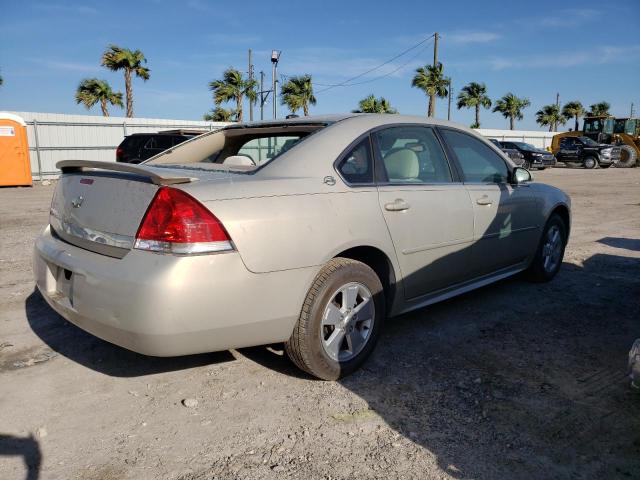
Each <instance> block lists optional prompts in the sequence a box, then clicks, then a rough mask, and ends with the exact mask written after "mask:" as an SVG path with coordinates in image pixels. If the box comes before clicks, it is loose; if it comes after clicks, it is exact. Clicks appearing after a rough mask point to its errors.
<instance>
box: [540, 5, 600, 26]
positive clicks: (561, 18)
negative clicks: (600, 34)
mask: <svg viewBox="0 0 640 480" xmlns="http://www.w3.org/2000/svg"><path fill="white" fill-rule="evenodd" d="M599 15H601V12H600V11H598V10H594V9H592V8H568V9H563V10H557V11H556V12H555V13H554V15H550V16H547V17H542V18H538V19H534V20H533V23H534V24H536V25H539V26H541V27H552V28H567V27H577V26H579V25H583V24H584V23H587V22H590V21H592V20H595V19H596V18H597V17H598V16H599Z"/></svg>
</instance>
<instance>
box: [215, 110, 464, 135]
mask: <svg viewBox="0 0 640 480" xmlns="http://www.w3.org/2000/svg"><path fill="white" fill-rule="evenodd" d="M345 120H349V123H350V124H358V123H362V124H367V125H375V124H377V125H380V126H383V125H392V124H398V123H423V124H425V125H439V126H445V127H446V126H450V127H455V128H458V129H463V130H467V131H469V128H467V127H466V126H464V125H461V124H459V123H455V122H450V121H448V120H440V119H436V118H433V117H424V116H420V115H401V114H388V113H338V114H330V115H309V116H306V117H295V118H286V119H284V118H283V119H275V120H260V121H254V122H243V123H234V124H230V125H226V126H225V127H222V128H223V129H230V128H257V127H270V126H271V127H273V126H280V125H282V126H285V125H292V126H295V125H309V124H334V123H337V122H343V121H345Z"/></svg>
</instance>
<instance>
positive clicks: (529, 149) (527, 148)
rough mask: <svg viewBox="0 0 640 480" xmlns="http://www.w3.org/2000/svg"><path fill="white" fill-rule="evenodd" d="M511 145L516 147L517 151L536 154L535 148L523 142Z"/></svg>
mask: <svg viewBox="0 0 640 480" xmlns="http://www.w3.org/2000/svg"><path fill="white" fill-rule="evenodd" d="M512 143H513V144H514V145H516V146H517V147H518V148H519V149H521V150H525V151H527V152H536V151H537V150H538V149H537V148H536V147H534V146H533V145H531V144H530V143H524V142H512Z"/></svg>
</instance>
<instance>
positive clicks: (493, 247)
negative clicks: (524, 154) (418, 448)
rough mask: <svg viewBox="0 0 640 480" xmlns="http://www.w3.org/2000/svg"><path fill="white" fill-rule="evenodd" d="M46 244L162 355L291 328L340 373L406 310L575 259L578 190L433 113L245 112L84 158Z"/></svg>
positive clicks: (544, 274)
mask: <svg viewBox="0 0 640 480" xmlns="http://www.w3.org/2000/svg"><path fill="white" fill-rule="evenodd" d="M58 166H59V167H60V168H61V170H62V176H61V178H60V180H59V182H58V185H57V187H56V191H55V194H54V198H53V201H52V204H51V215H50V225H49V226H47V228H46V229H45V230H44V232H43V233H42V235H41V236H40V237H39V238H38V239H37V241H36V244H35V256H34V270H35V278H36V283H37V286H38V288H39V290H40V292H41V293H42V295H43V296H44V298H45V299H46V300H47V302H48V303H49V304H50V305H51V306H52V307H53V308H54V309H55V310H56V311H57V312H59V313H60V314H61V315H62V316H63V317H65V318H66V319H68V320H69V321H71V322H73V323H74V324H76V325H78V326H79V327H81V328H83V329H85V330H87V331H89V332H91V333H93V334H94V335H96V336H98V337H101V338H103V339H106V340H108V341H110V342H113V343H115V344H117V345H121V346H123V347H125V348H128V349H131V350H134V351H137V352H141V353H144V354H148V355H157V356H173V355H185V354H192V353H198V352H208V351H216V350H224V349H229V348H239V347H247V346H253V345H261V344H269V343H274V342H285V348H286V351H287V353H288V355H289V356H290V358H291V359H292V360H293V361H294V362H295V363H296V364H297V365H298V366H299V367H300V368H302V369H304V370H306V371H307V372H309V373H311V374H312V375H315V376H317V377H320V378H323V379H336V378H339V377H340V376H342V375H345V374H348V373H349V372H352V371H353V370H354V369H356V368H358V366H359V365H361V364H362V362H363V361H364V360H365V359H366V357H367V356H368V355H369V354H370V352H371V351H372V349H373V347H374V345H375V343H376V340H377V338H378V336H379V334H380V329H381V327H382V323H383V320H384V319H385V317H393V316H396V315H398V314H401V313H403V312H407V311H410V310H413V309H416V308H420V307H424V306H425V305H429V304H432V303H434V302H437V301H440V300H444V299H446V298H449V297H452V296H455V295H458V294H460V293H463V292H467V291H469V290H472V289H474V288H478V287H481V286H483V285H487V284H489V283H491V282H495V281H496V280H500V279H502V278H505V277H508V276H510V275H513V274H515V273H518V272H521V271H524V270H526V271H528V274H529V275H530V277H531V278H532V279H534V280H537V281H547V280H550V279H552V278H553V277H554V276H555V275H556V273H557V272H558V270H559V268H560V266H561V263H562V257H563V254H564V248H565V245H566V242H567V238H568V236H569V228H570V200H569V198H568V196H567V195H566V194H565V193H563V192H562V191H560V190H558V189H556V188H554V187H551V186H548V185H544V184H539V183H534V182H532V181H531V176H530V174H529V172H528V171H526V170H524V169H522V168H518V167H516V166H514V165H513V164H512V163H511V162H510V160H509V159H508V158H507V157H506V156H505V155H504V154H503V153H502V152H501V151H500V150H499V149H498V148H497V147H495V146H494V145H492V144H491V143H489V142H488V141H486V140H484V139H483V138H482V137H480V136H478V135H477V134H475V133H474V132H473V131H471V130H469V129H467V128H464V127H462V126H459V125H456V124H453V123H449V122H442V121H437V120H433V119H427V118H423V117H410V116H401V115H344V116H329V117H305V118H296V119H291V120H284V121H273V122H261V123H254V124H241V125H232V126H229V127H226V128H223V129H221V130H218V131H214V132H211V133H207V134H204V135H202V136H199V137H196V138H194V139H191V140H188V141H186V142H184V143H182V144H181V145H179V146H177V147H174V148H173V149H171V150H168V151H166V152H164V153H162V154H160V155H157V156H156V157H154V158H152V159H150V160H149V161H147V162H145V163H143V164H140V165H130V164H118V163H110V162H89V161H76V160H69V161H63V162H60V163H59V164H58Z"/></svg>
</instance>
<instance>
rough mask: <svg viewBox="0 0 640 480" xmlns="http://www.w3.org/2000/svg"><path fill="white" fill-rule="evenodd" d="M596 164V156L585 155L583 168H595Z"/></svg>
mask: <svg viewBox="0 0 640 480" xmlns="http://www.w3.org/2000/svg"><path fill="white" fill-rule="evenodd" d="M597 166H598V160H597V159H596V157H586V158H585V159H584V168H586V169H588V170H591V169H593V168H596V167H597Z"/></svg>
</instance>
